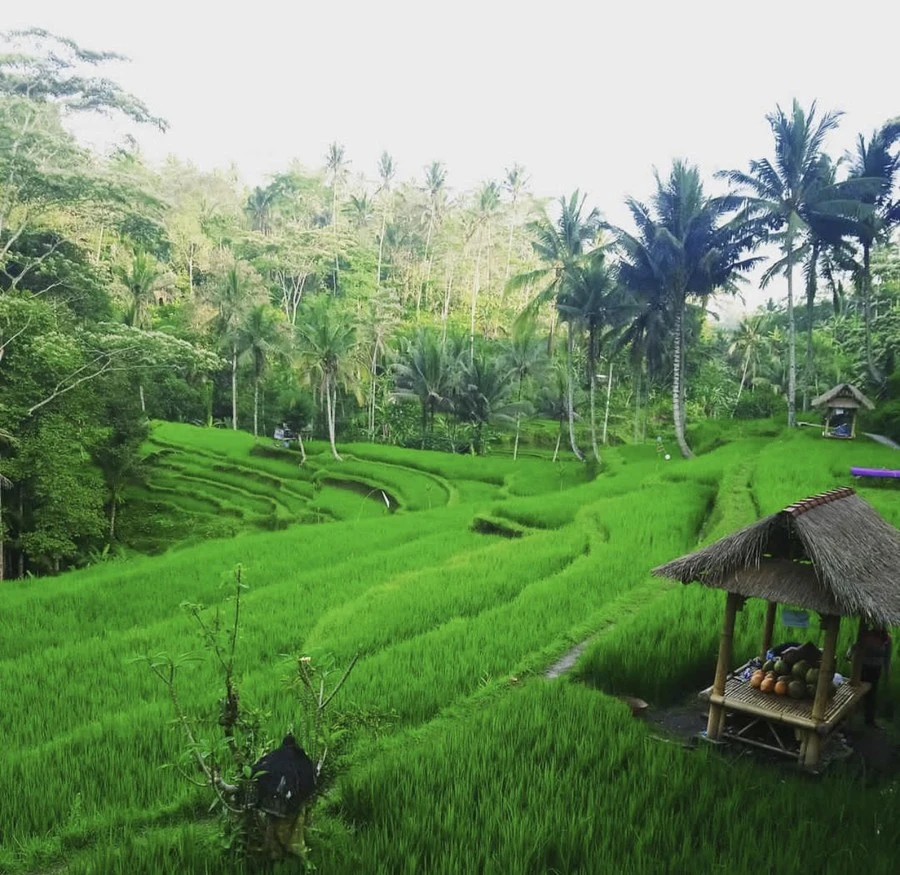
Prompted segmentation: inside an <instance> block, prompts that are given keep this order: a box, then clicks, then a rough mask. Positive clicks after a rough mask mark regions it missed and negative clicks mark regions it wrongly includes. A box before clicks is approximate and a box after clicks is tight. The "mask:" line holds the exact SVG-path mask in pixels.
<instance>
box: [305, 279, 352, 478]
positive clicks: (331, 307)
mask: <svg viewBox="0 0 900 875" xmlns="http://www.w3.org/2000/svg"><path fill="white" fill-rule="evenodd" d="M297 341H298V344H299V351H300V361H301V364H302V365H303V366H304V367H305V368H306V369H307V370H308V371H309V373H310V374H311V376H313V377H314V378H315V379H316V380H317V381H318V384H319V391H320V392H321V395H322V400H323V403H324V405H325V418H326V422H327V425H328V440H329V443H330V444H331V454H332V455H333V456H334V458H335V459H337V460H338V461H342V459H341V457H340V455H339V453H338V451H337V446H336V443H335V410H336V407H337V390H338V386H339V385H340V384H341V383H342V382H345V381H347V380H348V379H349V378H350V375H351V374H352V371H353V361H352V357H353V352H354V348H355V344H356V330H355V328H354V326H353V324H352V323H351V322H350V320H349V319H348V318H347V316H346V315H345V314H344V313H343V312H341V310H340V309H339V308H338V304H336V303H335V302H334V301H333V299H329V298H328V297H326V296H321V295H320V296H317V297H316V298H314V299H312V301H311V302H310V304H309V306H308V307H307V309H306V313H305V314H304V318H303V319H302V320H301V321H300V323H299V324H298V325H297Z"/></svg>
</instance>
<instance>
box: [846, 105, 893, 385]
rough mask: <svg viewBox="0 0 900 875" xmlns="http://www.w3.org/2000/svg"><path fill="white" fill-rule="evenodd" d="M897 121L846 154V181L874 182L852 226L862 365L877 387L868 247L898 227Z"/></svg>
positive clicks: (880, 378) (879, 376)
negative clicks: (858, 265)
mask: <svg viewBox="0 0 900 875" xmlns="http://www.w3.org/2000/svg"><path fill="white" fill-rule="evenodd" d="M898 144H900V118H896V119H894V120H892V121H890V122H888V123H887V124H885V125H883V126H882V127H881V129H880V130H878V131H876V132H875V133H874V134H873V135H872V137H871V138H870V139H869V140H868V142H867V141H866V139H865V138H864V137H863V136H862V134H860V136H859V139H858V140H857V142H856V150H855V151H854V152H853V153H851V154H850V155H849V158H850V175H849V180H850V181H856V180H867V181H871V182H874V183H875V184H874V185H870V186H868V187H867V188H868V190H865V191H862V192H861V193H860V198H861V200H862V203H863V204H864V205H865V206H866V207H867V209H865V210H862V211H861V212H860V214H859V217H858V219H857V221H856V222H855V226H854V236H855V237H856V239H857V240H858V241H859V245H860V246H861V247H862V251H863V262H862V271H861V278H860V285H861V291H862V299H863V320H864V324H865V330H866V364H867V365H868V369H869V374H870V376H871V377H872V379H873V380H874V381H875V382H876V383H878V384H881V383H883V382H884V372H883V371H882V369H881V367H880V366H879V365H878V364H877V363H876V361H875V357H874V355H873V354H872V265H871V255H872V247H873V246H874V245H875V244H876V243H878V242H881V241H884V240H886V239H888V237H889V235H890V232H891V230H892V229H893V228H894V227H895V226H896V225H898V224H900V198H898V197H897V196H896V194H895V191H894V188H895V183H896V182H897V180H898V178H900V148H897V147H898Z"/></svg>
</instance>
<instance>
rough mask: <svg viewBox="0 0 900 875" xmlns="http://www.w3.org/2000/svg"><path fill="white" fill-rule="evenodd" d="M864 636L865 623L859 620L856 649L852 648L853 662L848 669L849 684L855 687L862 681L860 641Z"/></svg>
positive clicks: (861, 619)
mask: <svg viewBox="0 0 900 875" xmlns="http://www.w3.org/2000/svg"><path fill="white" fill-rule="evenodd" d="M865 634H866V621H865V620H864V619H863V618H862V617H860V618H859V631H858V632H857V633H856V647H854V648H853V662H852V668H851V669H850V683H851V684H853V685H854V686H856V685H857V684H858V683H859V682H860V681H861V680H862V666H863V649H862V639H863V635H865Z"/></svg>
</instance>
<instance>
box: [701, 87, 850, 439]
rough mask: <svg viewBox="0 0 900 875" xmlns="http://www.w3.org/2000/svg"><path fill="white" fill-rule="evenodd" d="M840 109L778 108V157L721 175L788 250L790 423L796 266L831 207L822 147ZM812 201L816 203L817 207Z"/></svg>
mask: <svg viewBox="0 0 900 875" xmlns="http://www.w3.org/2000/svg"><path fill="white" fill-rule="evenodd" d="M840 117H841V113H839V112H828V113H825V115H824V116H822V118H821V119H820V120H818V121H817V120H816V104H815V101H813V103H812V105H811V106H810V108H809V111H808V112H806V111H804V109H803V108H802V107H801V106H800V104H799V103H798V102H797V100H796V99H795V100H794V102H793V105H792V107H791V112H790V114H786V113H785V112H784V111H783V110H782V109H781V107H780V106H776V108H775V112H773V113H769V114H768V115H767V116H766V120H767V121H768V123H769V126H770V128H771V129H772V134H773V136H774V138H775V154H774V159H773V160H772V161H770V160H769V159H768V158H761V159H758V160H753V161H751V162H750V169H749V172H748V173H744V172H742V171H739V170H729V171H723V172H722V173H721V174H719V175H721V176H723V177H725V178H726V179H728V180H729V181H730V182H731V183H733V184H734V185H737V186H738V187H739V188H740V189H743V190H744V191H746V192H747V193H748V194H747V199H746V202H747V205H748V207H749V209H750V212H751V215H753V216H754V217H756V218H757V219H758V220H760V221H761V222H762V223H763V224H764V225H765V226H766V227H767V229H768V230H769V232H770V235H769V236H770V239H773V240H776V241H777V242H778V243H779V244H780V246H781V251H782V253H783V254H784V258H785V264H784V272H785V275H786V276H787V299H788V300H787V305H788V310H787V314H788V425H789V426H791V427H793V426H795V425H796V424H797V349H796V347H797V340H796V325H795V321H794V264H795V263H796V260H797V259H796V257H797V253H796V249H797V245H798V243H799V242H801V241H802V237H803V234H804V232H805V231H806V230H807V228H808V227H809V224H808V223H809V219H810V215H811V213H813V212H815V211H818V212H823V213H827V212H830V211H831V209H832V205H831V204H829V198H828V194H829V193H826V192H823V191H822V162H823V158H824V156H823V154H822V148H823V146H824V142H825V137H826V135H827V134H828V133H829V131H832V130H833V129H834V128H836V127H837V125H838V121H839V119H840ZM830 194H831V195H833V200H834V202H835V203H834V207H835V208H839V192H837V191H836V190H833V191H832V192H830ZM813 202H814V206H813Z"/></svg>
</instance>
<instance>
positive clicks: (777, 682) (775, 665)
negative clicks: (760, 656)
mask: <svg viewBox="0 0 900 875" xmlns="http://www.w3.org/2000/svg"><path fill="white" fill-rule="evenodd" d="M821 659H822V654H821V651H820V650H819V648H818V647H816V646H815V645H813V644H804V645H803V646H802V647H789V648H788V649H786V650H785V651H783V652H782V653H781V655H780V656H777V657H774V658H772V659H767V660H766V661H765V662H764V663H763V664H762V667H761V668H757V669H756V670H755V671H753V673H752V674H751V675H750V678H749V682H750V686H751V687H753V688H754V689H756V690H759V691H760V692H762V693H770V694H772V695H775V696H789V697H790V698H792V699H814V698H815V695H816V686H817V685H818V683H819V670H820V663H821ZM836 690H837V686H836V685H835V684H834V683H833V682H832V684H831V689H830V691H829V696H833V695H834V693H835V691H836Z"/></svg>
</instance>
